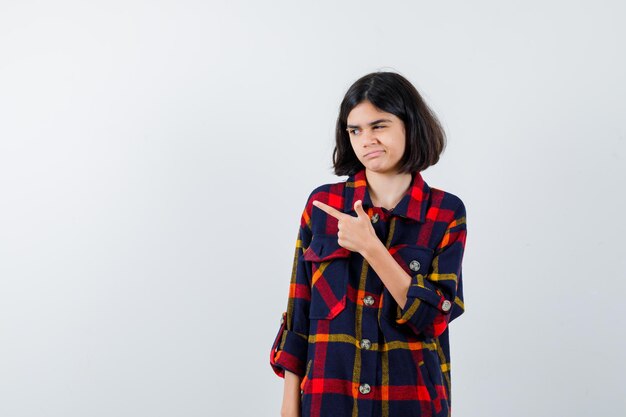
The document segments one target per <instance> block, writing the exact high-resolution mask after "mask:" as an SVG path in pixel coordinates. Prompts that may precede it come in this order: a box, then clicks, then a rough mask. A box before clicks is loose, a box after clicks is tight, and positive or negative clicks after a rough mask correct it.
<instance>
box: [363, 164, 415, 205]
mask: <svg viewBox="0 0 626 417" xmlns="http://www.w3.org/2000/svg"><path fill="white" fill-rule="evenodd" d="M365 176H366V178H367V189H368V192H369V195H370V198H371V200H372V204H374V206H376V207H383V208H386V209H388V210H392V209H393V208H394V207H395V206H396V204H398V202H399V201H400V200H402V197H403V196H404V193H406V190H407V189H408V188H409V186H410V185H411V180H412V175H411V173H403V174H398V173H381V172H374V171H370V170H368V169H366V170H365Z"/></svg>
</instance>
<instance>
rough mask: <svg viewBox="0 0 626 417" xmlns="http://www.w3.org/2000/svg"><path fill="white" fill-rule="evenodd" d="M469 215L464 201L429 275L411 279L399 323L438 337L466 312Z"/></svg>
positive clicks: (438, 251) (399, 308) (399, 309)
mask: <svg viewBox="0 0 626 417" xmlns="http://www.w3.org/2000/svg"><path fill="white" fill-rule="evenodd" d="M465 215H466V213H465V206H464V204H463V202H462V201H461V202H460V204H459V206H458V207H457V208H456V210H455V211H454V218H453V220H452V221H451V222H450V223H449V224H448V226H447V228H446V230H445V233H444V235H443V238H442V239H441V242H440V243H439V245H438V247H437V250H436V251H435V253H434V256H433V260H432V264H431V267H430V269H429V271H428V273H427V274H425V275H424V274H415V275H412V276H411V284H410V286H409V289H408V292H407V302H406V304H405V305H404V307H403V308H401V307H400V306H397V311H396V313H397V314H396V323H398V324H404V325H406V326H408V327H409V328H411V329H412V330H413V332H415V333H422V334H424V335H426V336H428V337H438V336H439V335H441V334H442V333H443V332H444V331H445V330H446V328H447V326H448V323H449V322H451V321H452V320H454V319H455V318H456V317H458V316H460V315H461V314H462V313H463V312H464V311H465V305H464V302H463V283H462V261H463V253H464V250H465V240H466V235H467V228H466V221H465Z"/></svg>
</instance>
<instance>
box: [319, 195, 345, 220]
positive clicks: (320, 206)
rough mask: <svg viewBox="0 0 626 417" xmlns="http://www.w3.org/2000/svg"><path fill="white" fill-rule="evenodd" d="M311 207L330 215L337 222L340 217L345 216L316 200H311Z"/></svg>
mask: <svg viewBox="0 0 626 417" xmlns="http://www.w3.org/2000/svg"><path fill="white" fill-rule="evenodd" d="M313 205H314V206H315V207H317V208H319V209H320V210H323V211H325V212H326V213H328V214H330V215H331V216H333V217H334V218H335V219H337V220H339V219H340V218H341V216H344V215H345V213H342V212H340V211H339V210H337V209H335V208H334V207H331V206H329V205H328V204H325V203H322V202H321V201H318V200H313Z"/></svg>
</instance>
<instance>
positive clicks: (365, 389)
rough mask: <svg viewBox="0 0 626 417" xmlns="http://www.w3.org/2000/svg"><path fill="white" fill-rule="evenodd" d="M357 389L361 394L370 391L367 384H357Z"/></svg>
mask: <svg viewBox="0 0 626 417" xmlns="http://www.w3.org/2000/svg"><path fill="white" fill-rule="evenodd" d="M359 391H360V392H361V394H368V393H369V392H370V391H371V388H370V386H369V384H361V385H360V386H359Z"/></svg>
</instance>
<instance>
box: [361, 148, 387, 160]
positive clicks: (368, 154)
mask: <svg viewBox="0 0 626 417" xmlns="http://www.w3.org/2000/svg"><path fill="white" fill-rule="evenodd" d="M383 152H385V151H383V150H382V149H379V150H377V151H371V152H369V153H366V154H365V156H366V157H367V158H373V157H376V156H379V155H382V153H383Z"/></svg>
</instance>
